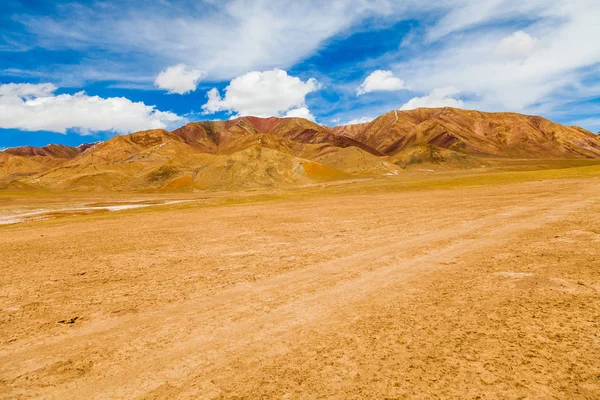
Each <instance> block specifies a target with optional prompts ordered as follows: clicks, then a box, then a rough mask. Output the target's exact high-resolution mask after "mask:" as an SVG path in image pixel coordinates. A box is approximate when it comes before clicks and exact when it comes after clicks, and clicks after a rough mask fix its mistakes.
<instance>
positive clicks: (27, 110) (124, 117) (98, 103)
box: [0, 83, 184, 134]
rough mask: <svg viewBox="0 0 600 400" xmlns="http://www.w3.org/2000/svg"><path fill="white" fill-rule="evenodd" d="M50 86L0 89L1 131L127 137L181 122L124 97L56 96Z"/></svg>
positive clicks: (54, 88) (16, 85)
mask: <svg viewBox="0 0 600 400" xmlns="http://www.w3.org/2000/svg"><path fill="white" fill-rule="evenodd" d="M56 89H57V88H56V87H55V86H54V85H51V84H40V85H32V84H14V83H9V84H4V85H0V128H5V129H21V130H25V131H39V130H44V131H52V132H59V133H66V131H67V129H74V130H76V131H77V132H79V133H81V134H86V133H89V132H92V131H113V132H116V133H128V132H134V131H137V130H143V129H158V128H167V127H168V126H170V125H171V124H174V123H182V122H183V121H184V119H183V118H182V117H180V116H178V115H177V114H174V113H172V112H168V111H167V112H165V111H160V110H157V109H156V107H155V106H147V105H146V104H144V103H142V102H132V101H131V100H129V99H126V98H124V97H109V98H102V97H99V96H88V95H87V94H86V93H85V92H78V93H75V94H72V95H71V94H59V95H56V94H55V93H54V92H55V91H56Z"/></svg>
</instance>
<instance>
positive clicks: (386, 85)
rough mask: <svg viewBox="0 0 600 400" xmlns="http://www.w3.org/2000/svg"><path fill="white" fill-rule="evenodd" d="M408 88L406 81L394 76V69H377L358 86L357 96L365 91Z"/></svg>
mask: <svg viewBox="0 0 600 400" xmlns="http://www.w3.org/2000/svg"><path fill="white" fill-rule="evenodd" d="M403 89H408V88H407V87H406V85H405V84H404V81H403V80H402V79H400V78H397V77H395V76H394V73H393V72H392V71H384V70H380V69H378V70H376V71H373V72H372V73H371V75H369V76H367V77H366V78H365V80H364V82H363V83H362V84H361V85H360V86H359V87H357V88H356V94H357V96H361V95H363V94H365V93H371V92H381V91H389V92H391V91H396V90H403Z"/></svg>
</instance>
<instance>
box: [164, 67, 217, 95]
mask: <svg viewBox="0 0 600 400" xmlns="http://www.w3.org/2000/svg"><path fill="white" fill-rule="evenodd" d="M205 76H206V72H204V71H202V70H199V69H192V68H188V67H187V66H186V65H185V64H177V65H173V66H171V67H169V68H167V69H165V70H163V71H161V72H160V74H158V76H157V77H156V80H155V81H154V84H155V85H156V86H157V87H158V88H160V89H164V90H167V91H168V92H169V93H177V94H186V93H189V92H193V91H194V90H196V87H197V86H198V82H199V81H200V79H202V78H203V77H205Z"/></svg>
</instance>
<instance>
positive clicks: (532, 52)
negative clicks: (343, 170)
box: [0, 0, 600, 148]
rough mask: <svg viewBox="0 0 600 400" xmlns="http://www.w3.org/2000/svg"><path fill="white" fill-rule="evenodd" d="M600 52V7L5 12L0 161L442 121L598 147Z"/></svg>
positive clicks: (252, 2)
mask: <svg viewBox="0 0 600 400" xmlns="http://www.w3.org/2000/svg"><path fill="white" fill-rule="evenodd" d="M599 38H600V1H598V0H569V1H567V0H528V1H523V0H443V1H423V0H419V1H417V0H329V1H326V2H324V1H322V0H303V1H297V0H293V1H288V0H277V1H272V0H196V1H192V0H144V1H141V0H121V1H113V0H98V1H93V0H86V1H59V0H48V1H44V0H3V1H2V2H0V148H6V147H14V146H21V145H33V146H43V145H46V144H49V143H60V144H68V145H78V144H81V143H89V142H95V141H98V140H106V139H108V138H110V137H112V136H114V135H118V134H126V133H130V132H134V131H138V130H144V129H157V128H164V129H175V128H178V127H180V126H182V125H185V124H186V123H188V122H190V121H199V120H215V119H229V118H235V117H237V116H243V115H256V116H262V117H268V116H279V117H284V116H295V117H303V118H308V119H311V120H314V121H316V122H317V123H320V124H323V125H329V126H334V125H339V124H348V123H357V122H366V121H369V120H371V119H373V118H374V117H376V116H378V115H381V114H383V113H386V112H388V111H391V110H395V109H398V110H407V109H412V108H417V107H444V106H451V107H458V108H465V109H477V110H481V111H493V112H496V111H513V112H519V113H525V114H533V115H541V116H544V117H546V118H549V119H551V120H553V121H556V122H559V123H563V124H568V125H579V126H582V127H583V128H585V129H588V130H591V131H593V132H598V131H600V40H599Z"/></svg>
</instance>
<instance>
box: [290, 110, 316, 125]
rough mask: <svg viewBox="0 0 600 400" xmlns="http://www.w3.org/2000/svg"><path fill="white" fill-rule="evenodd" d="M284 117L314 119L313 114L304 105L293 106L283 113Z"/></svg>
mask: <svg viewBox="0 0 600 400" xmlns="http://www.w3.org/2000/svg"><path fill="white" fill-rule="evenodd" d="M285 116H286V117H295V118H304V119H307V120H309V121H313V122H314V121H315V116H314V115H312V113H311V112H310V110H309V109H308V108H306V107H299V108H294V109H292V110H290V111H288V112H286V113H285Z"/></svg>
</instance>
